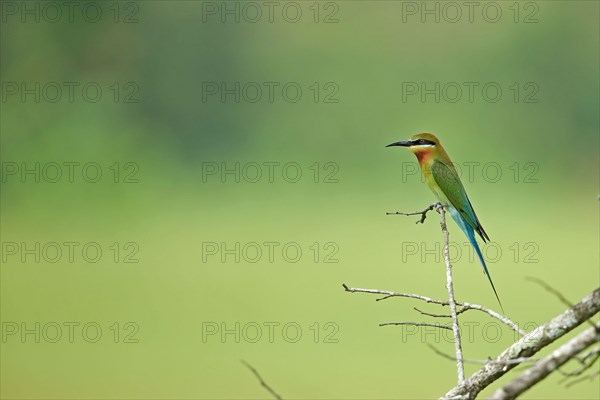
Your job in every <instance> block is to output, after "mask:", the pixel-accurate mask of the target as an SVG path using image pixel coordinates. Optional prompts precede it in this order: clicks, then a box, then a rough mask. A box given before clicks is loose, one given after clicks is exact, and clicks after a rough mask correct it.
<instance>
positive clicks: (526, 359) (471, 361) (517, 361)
mask: <svg viewBox="0 0 600 400" xmlns="http://www.w3.org/2000/svg"><path fill="white" fill-rule="evenodd" d="M428 346H429V348H430V349H431V350H433V351H434V352H435V353H436V354H437V355H439V356H442V357H444V358H447V359H449V360H452V361H456V357H452V356H451V355H449V354H446V353H444V352H442V351H440V350H438V349H436V348H435V347H434V346H432V345H430V344H428ZM463 361H464V362H466V363H469V364H483V365H487V364H490V363H495V362H498V361H496V360H492V359H487V360H475V359H472V358H463ZM537 361H539V359H538V358H530V357H520V358H515V359H513V360H506V361H501V363H502V364H504V365H509V364H521V363H525V362H537Z"/></svg>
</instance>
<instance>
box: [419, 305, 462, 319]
mask: <svg viewBox="0 0 600 400" xmlns="http://www.w3.org/2000/svg"><path fill="white" fill-rule="evenodd" d="M413 310H415V311H418V312H419V313H421V314H423V315H427V316H429V317H434V318H452V315H450V314H433V313H429V312H426V311H423V310H420V309H418V308H417V307H413ZM465 311H467V309H465V308H461V309H460V310H457V311H456V314H462V313H464V312H465Z"/></svg>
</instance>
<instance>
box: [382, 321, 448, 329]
mask: <svg viewBox="0 0 600 400" xmlns="http://www.w3.org/2000/svg"><path fill="white" fill-rule="evenodd" d="M386 325H412V326H430V327H433V328H440V329H448V330H452V328H451V327H449V326H446V325H441V324H428V323H426V322H382V323H381V324H379V326H386Z"/></svg>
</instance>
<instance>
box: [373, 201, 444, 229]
mask: <svg viewBox="0 0 600 400" xmlns="http://www.w3.org/2000/svg"><path fill="white" fill-rule="evenodd" d="M438 206H441V203H434V204H432V205H430V206H429V207H427V208H426V209H424V210H423V211H415V212H400V211H396V212H387V213H385V215H407V216H408V215H420V216H421V219H420V220H418V221H417V222H416V223H417V224H418V223H424V222H425V218H427V213H428V212H429V211H431V210H433V209H434V208H435V209H437V207H438ZM438 212H439V210H438Z"/></svg>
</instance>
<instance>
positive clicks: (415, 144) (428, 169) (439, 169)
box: [386, 133, 502, 308]
mask: <svg viewBox="0 0 600 400" xmlns="http://www.w3.org/2000/svg"><path fill="white" fill-rule="evenodd" d="M392 146H402V147H408V149H409V150H410V151H412V152H413V153H414V154H415V155H416V156H417V160H419V165H420V166H421V172H423V176H424V177H425V182H427V185H428V186H429V188H430V189H431V191H432V192H433V194H434V195H435V196H436V197H437V199H438V200H439V201H440V202H441V203H442V204H447V205H448V211H449V212H450V215H451V216H452V219H454V221H456V223H457V224H458V226H459V227H460V229H462V231H463V232H464V233H465V235H466V236H467V238H468V239H469V242H471V245H472V246H473V248H474V249H475V252H476V253H477V257H479V261H480V262H481V265H482V266H483V272H485V274H486V275H487V278H488V280H489V281H490V284H491V285H492V289H493V290H494V294H495V295H496V299H497V300H498V304H500V308H502V303H501V302H500V298H499V297H498V293H497V292H496V288H495V287H494V283H493V282H492V277H491V276H490V273H489V271H488V269H487V266H486V265H485V260H484V259H483V255H482V254H481V250H480V249H479V245H478V244H477V240H475V232H477V234H479V236H480V237H481V239H482V240H483V242H484V243H485V242H486V241H489V240H490V238H489V237H488V235H487V233H485V231H484V230H483V227H482V226H481V223H480V222H479V219H478V218H477V215H476V214H475V210H473V206H472V205H471V202H470V201H469V197H468V196H467V192H465V188H464V187H463V184H462V182H461V181H460V178H459V177H458V173H457V172H456V168H454V165H453V164H452V161H450V157H448V154H447V153H446V151H445V150H444V148H443V147H442V145H441V144H440V141H439V140H438V138H437V137H435V135H432V134H431V133H418V134H416V135H413V136H411V138H410V140H402V141H399V142H395V143H392V144H388V145H387V146H386V147H392Z"/></svg>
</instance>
